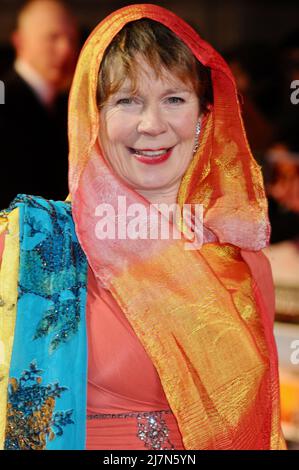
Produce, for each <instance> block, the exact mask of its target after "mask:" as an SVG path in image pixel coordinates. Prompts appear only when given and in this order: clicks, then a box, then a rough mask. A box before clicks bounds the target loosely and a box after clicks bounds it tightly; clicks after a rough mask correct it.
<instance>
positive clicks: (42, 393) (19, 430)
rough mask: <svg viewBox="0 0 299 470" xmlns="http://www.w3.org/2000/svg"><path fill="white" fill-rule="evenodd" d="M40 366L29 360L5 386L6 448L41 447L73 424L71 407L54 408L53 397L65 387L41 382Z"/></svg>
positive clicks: (59, 393)
mask: <svg viewBox="0 0 299 470" xmlns="http://www.w3.org/2000/svg"><path fill="white" fill-rule="evenodd" d="M41 373H42V370H41V369H38V368H37V365H36V363H35V362H32V363H31V364H30V366H29V369H28V370H25V371H24V372H23V373H22V375H21V378H20V379H19V380H18V379H16V378H11V379H10V385H9V387H8V405H7V423H6V439H5V449H6V450H44V449H45V448H46V444H47V439H49V440H50V441H51V440H53V439H54V438H55V437H58V436H61V435H62V434H63V428H64V427H65V426H67V425H68V424H74V421H73V420H72V414H73V410H67V411H56V412H54V409H55V403H56V398H60V396H61V393H63V392H64V391H66V390H67V388H66V387H61V386H59V384H58V383H54V384H48V385H41V382H42V378H41V376H40V374H41Z"/></svg>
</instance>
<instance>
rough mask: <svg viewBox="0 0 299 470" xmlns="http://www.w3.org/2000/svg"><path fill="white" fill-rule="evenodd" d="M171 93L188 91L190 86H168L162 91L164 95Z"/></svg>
mask: <svg viewBox="0 0 299 470" xmlns="http://www.w3.org/2000/svg"><path fill="white" fill-rule="evenodd" d="M171 93H190V88H185V87H175V88H168V89H167V90H165V91H164V92H163V94H165V95H169V94H171Z"/></svg>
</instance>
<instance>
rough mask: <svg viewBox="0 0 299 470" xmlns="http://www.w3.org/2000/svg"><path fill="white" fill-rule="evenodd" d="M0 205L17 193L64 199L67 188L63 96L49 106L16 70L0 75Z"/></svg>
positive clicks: (65, 117)
mask: <svg viewBox="0 0 299 470" xmlns="http://www.w3.org/2000/svg"><path fill="white" fill-rule="evenodd" d="M2 80H3V81H4V84H5V104H2V105H0V162H1V166H0V171H1V179H0V210H1V209H4V208H7V207H8V205H9V204H10V202H11V201H12V199H14V197H15V196H16V195H17V194H18V193H23V194H24V193H25V194H34V195H39V196H43V197H45V198H47V199H56V200H63V199H65V198H66V196H67V194H68V184H67V172H68V161H67V157H68V143H67V96H61V97H59V98H58V99H57V100H56V103H55V105H54V107H53V109H52V110H51V111H49V110H47V109H46V108H45V107H44V106H43V105H42V104H41V102H40V101H39V99H38V98H37V97H36V95H35V93H34V92H33V91H32V89H31V88H30V87H29V85H27V83H26V82H25V81H24V80H23V79H22V78H21V77H20V76H19V75H18V74H17V73H16V72H15V71H13V70H12V71H10V72H9V74H8V75H7V76H6V77H4V78H2Z"/></svg>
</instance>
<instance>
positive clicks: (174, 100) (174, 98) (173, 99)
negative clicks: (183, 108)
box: [167, 96, 185, 104]
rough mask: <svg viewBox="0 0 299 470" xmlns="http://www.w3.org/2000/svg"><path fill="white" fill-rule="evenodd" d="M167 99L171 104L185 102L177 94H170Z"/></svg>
mask: <svg viewBox="0 0 299 470" xmlns="http://www.w3.org/2000/svg"><path fill="white" fill-rule="evenodd" d="M167 100H168V102H169V103H171V104H179V103H185V100H184V99H183V98H180V97H179V96H170V97H169V98H167Z"/></svg>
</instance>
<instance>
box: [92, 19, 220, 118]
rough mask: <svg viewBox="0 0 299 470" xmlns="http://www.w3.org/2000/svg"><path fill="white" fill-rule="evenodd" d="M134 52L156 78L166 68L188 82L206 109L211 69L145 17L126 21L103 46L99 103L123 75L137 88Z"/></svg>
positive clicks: (209, 95) (113, 90)
mask: <svg viewBox="0 0 299 470" xmlns="http://www.w3.org/2000/svg"><path fill="white" fill-rule="evenodd" d="M137 54H138V55H141V56H142V57H143V58H144V59H145V61H146V62H147V63H148V64H149V65H150V66H151V67H152V69H153V70H154V72H155V74H156V76H157V78H161V76H162V75H163V73H164V72H165V69H166V70H168V71H170V72H171V73H172V74H173V75H174V76H175V77H177V78H179V79H180V80H182V81H184V82H189V84H190V85H191V86H192V87H193V89H194V90H195V92H196V93H197V95H198V98H199V103H200V108H201V112H203V113H206V112H208V108H209V104H211V103H212V102H213V91H212V84H211V76H210V69H209V68H207V67H204V66H203V65H202V64H201V63H200V62H199V61H198V60H197V59H196V57H195V56H194V55H193V54H192V52H191V51H190V49H189V48H188V46H186V44H185V43H184V42H183V41H181V39H179V38H178V37H177V36H176V35H175V34H174V33H173V32H172V31H171V30H170V29H168V28H167V27H166V26H164V25H162V24H161V23H158V22H157V21H154V20H150V19H148V18H145V19H141V20H137V21H132V22H130V23H128V24H127V25H126V26H124V27H123V28H122V29H121V30H120V31H119V33H118V34H117V35H116V36H115V37H114V38H113V40H112V42H111V43H110V45H109V47H108V48H107V49H106V51H105V54H104V56H103V60H102V62H101V66H100V71H99V78H98V89H97V102H98V105H99V107H101V106H103V105H104V104H105V103H106V102H107V100H108V98H109V97H110V96H111V95H112V94H114V93H116V92H117V91H118V90H119V89H120V87H121V84H122V83H123V81H124V77H126V78H129V79H130V81H131V83H132V91H133V92H135V91H136V88H137V78H138V73H137V70H138V67H139V65H138V61H137V60H136V55H137ZM112 70H113V78H112Z"/></svg>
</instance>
